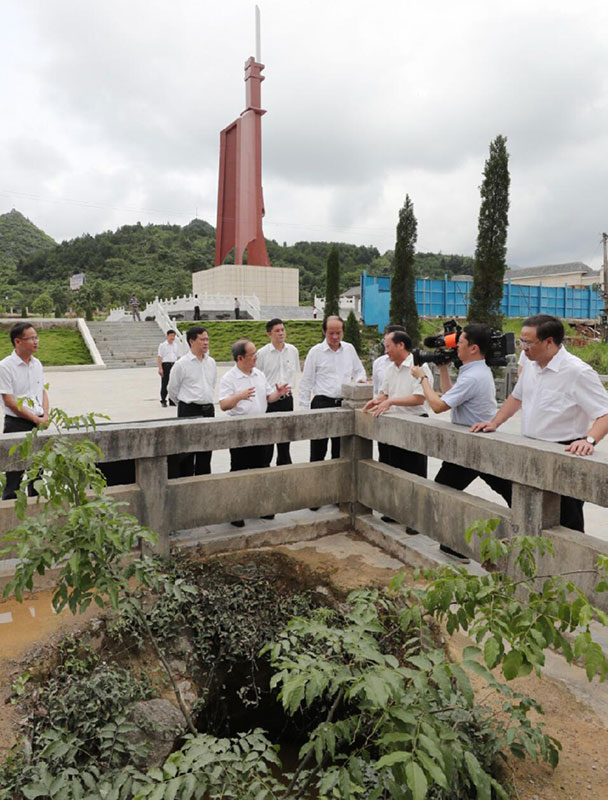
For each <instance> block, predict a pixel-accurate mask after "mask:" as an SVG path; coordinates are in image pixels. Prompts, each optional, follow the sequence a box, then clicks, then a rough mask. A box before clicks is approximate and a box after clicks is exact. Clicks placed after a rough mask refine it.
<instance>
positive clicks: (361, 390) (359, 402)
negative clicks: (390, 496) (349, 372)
mask: <svg viewBox="0 0 608 800" xmlns="http://www.w3.org/2000/svg"><path fill="white" fill-rule="evenodd" d="M372 396H373V388H372V385H371V384H370V383H348V384H346V383H345V384H343V386H342V398H343V400H342V407H343V408H350V409H353V410H355V409H358V408H363V406H364V405H365V404H366V403H367V402H368V400H371V399H372ZM373 447H374V443H373V441H372V440H371V439H363V438H362V437H361V436H343V437H342V439H341V440H340V454H341V456H342V458H348V459H350V462H351V498H352V499H351V502H350V503H348V507H347V511H348V513H349V515H350V521H351V525H352V526H353V527H354V526H355V519H356V518H357V517H358V516H361V515H362V514H371V513H372V510H371V508H368V507H367V506H364V505H362V504H361V503H359V502H357V500H356V497H357V486H358V472H359V461H360V460H361V459H366V458H367V459H370V458H372V455H373Z"/></svg>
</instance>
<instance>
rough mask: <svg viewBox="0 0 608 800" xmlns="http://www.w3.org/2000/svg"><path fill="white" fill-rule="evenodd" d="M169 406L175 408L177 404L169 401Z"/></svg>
mask: <svg viewBox="0 0 608 800" xmlns="http://www.w3.org/2000/svg"><path fill="white" fill-rule="evenodd" d="M169 405H170V406H173V407H174V408H175V403H174V402H173V400H169Z"/></svg>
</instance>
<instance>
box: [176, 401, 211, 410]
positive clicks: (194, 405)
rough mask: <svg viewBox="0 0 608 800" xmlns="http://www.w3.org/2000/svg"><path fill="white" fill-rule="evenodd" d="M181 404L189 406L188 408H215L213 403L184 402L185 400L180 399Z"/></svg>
mask: <svg viewBox="0 0 608 800" xmlns="http://www.w3.org/2000/svg"><path fill="white" fill-rule="evenodd" d="M179 405H180V406H188V408H200V409H201V410H202V409H203V408H213V403H184V401H183V400H180V401H179Z"/></svg>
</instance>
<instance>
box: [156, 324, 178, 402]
mask: <svg viewBox="0 0 608 800" xmlns="http://www.w3.org/2000/svg"><path fill="white" fill-rule="evenodd" d="M175 336H176V334H175V331H174V330H171V329H169V330H168V331H167V339H166V341H164V342H161V343H160V344H159V345H158V374H159V375H160V378H161V381H160V404H161V406H163V408H164V407H165V406H166V405H167V386H168V384H169V375H171V370H172V369H173V365H174V364H175V362H176V361H177V359H178V358H179V356H180V347H179V342H177V341H176V340H175ZM169 403H170V404H171V405H172V406H173V405H175V403H174V402H173V400H169Z"/></svg>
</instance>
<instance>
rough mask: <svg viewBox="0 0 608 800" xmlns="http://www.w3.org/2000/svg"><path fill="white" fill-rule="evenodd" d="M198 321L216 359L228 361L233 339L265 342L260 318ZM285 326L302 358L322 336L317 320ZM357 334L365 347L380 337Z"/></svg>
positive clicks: (369, 332) (365, 331)
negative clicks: (206, 332) (234, 320)
mask: <svg viewBox="0 0 608 800" xmlns="http://www.w3.org/2000/svg"><path fill="white" fill-rule="evenodd" d="M192 324H193V323H192V322H179V323H178V326H179V329H180V331H182V332H184V333H185V332H186V331H187V330H188V328H190V327H191V326H192ZM200 324H201V325H203V327H205V328H207V330H208V331H209V340H210V349H209V352H210V355H211V356H213V358H215V360H216V361H232V354H231V352H230V348H231V347H232V345H233V344H234V343H235V342H236V341H237V339H250V340H251V341H252V342H253V343H254V344H255V346H256V347H257V348H258V349H259V348H260V347H262V346H263V345H265V344H266V343H267V342H268V341H269V339H268V336H267V334H266V322H265V321H264V320H240V321H239V322H222V321H219V320H217V321H213V320H212V321H209V320H205V321H204V322H201V323H200ZM286 328H287V341H288V342H290V343H291V344H293V345H294V346H295V347H297V348H298V352H299V354H300V358H301V359H304V358H306V355H307V353H308V351H309V350H310V348H311V347H312V346H313V345H315V344H318V343H319V342H320V341H321V339H322V336H323V333H322V330H321V320H312V319H302V320H292V321H289V322H287V323H286ZM361 336H362V339H363V342H364V349H369V347H371V345H372V344H373V343H375V342H377V341H379V340H380V336H379V334H378V333H377V331H376V328H363V329H362V330H361Z"/></svg>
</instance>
